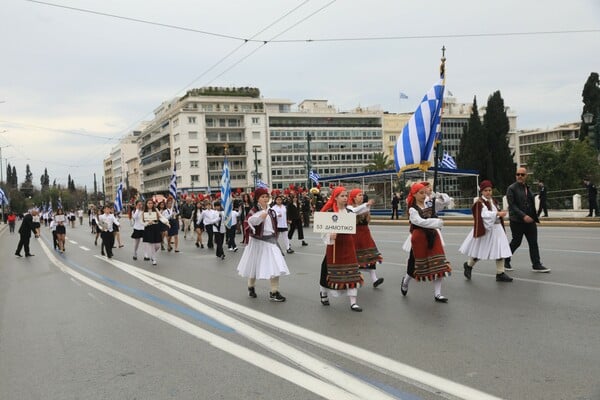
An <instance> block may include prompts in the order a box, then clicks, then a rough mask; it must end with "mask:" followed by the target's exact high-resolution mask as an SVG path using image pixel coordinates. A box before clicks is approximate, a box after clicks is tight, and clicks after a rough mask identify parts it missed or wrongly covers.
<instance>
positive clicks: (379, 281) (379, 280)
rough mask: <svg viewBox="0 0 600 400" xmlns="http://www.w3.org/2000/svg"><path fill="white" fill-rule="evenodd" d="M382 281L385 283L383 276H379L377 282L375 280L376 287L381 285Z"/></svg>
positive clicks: (374, 285)
mask: <svg viewBox="0 0 600 400" xmlns="http://www.w3.org/2000/svg"><path fill="white" fill-rule="evenodd" d="M382 283H383V278H379V279H377V280H376V281H375V282H373V287H374V288H376V287H378V286H379V285H381V284H382Z"/></svg>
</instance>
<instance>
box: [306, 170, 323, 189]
mask: <svg viewBox="0 0 600 400" xmlns="http://www.w3.org/2000/svg"><path fill="white" fill-rule="evenodd" d="M308 177H309V178H310V180H311V181H313V182H314V183H315V185H318V184H319V179H321V176H320V175H319V174H318V173H316V172H315V171H313V170H311V171H310V173H309V174H308Z"/></svg>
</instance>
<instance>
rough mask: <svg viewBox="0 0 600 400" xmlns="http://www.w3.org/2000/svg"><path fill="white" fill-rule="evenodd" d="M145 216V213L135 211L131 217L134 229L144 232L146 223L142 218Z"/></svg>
mask: <svg viewBox="0 0 600 400" xmlns="http://www.w3.org/2000/svg"><path fill="white" fill-rule="evenodd" d="M143 215H144V212H143V211H142V210H135V211H134V212H133V215H132V216H131V219H133V229H135V230H138V231H143V230H144V227H145V225H144V221H142V217H143Z"/></svg>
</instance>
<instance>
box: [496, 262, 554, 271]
mask: <svg viewBox="0 0 600 400" xmlns="http://www.w3.org/2000/svg"><path fill="white" fill-rule="evenodd" d="M531 268H532V269H533V272H550V268H546V267H544V266H543V265H542V264H540V265H534V266H533V267H531ZM504 269H506V268H504Z"/></svg>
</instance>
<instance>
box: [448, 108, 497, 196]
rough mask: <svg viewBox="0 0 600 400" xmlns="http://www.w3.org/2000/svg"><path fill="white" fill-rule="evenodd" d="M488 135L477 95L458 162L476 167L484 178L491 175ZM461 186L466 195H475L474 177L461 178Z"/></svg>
mask: <svg viewBox="0 0 600 400" xmlns="http://www.w3.org/2000/svg"><path fill="white" fill-rule="evenodd" d="M488 141H489V140H488V135H487V131H486V130H485V129H484V128H483V125H482V123H481V118H480V117H479V110H478V106H477V97H473V107H472V112H471V116H470V117H469V125H468V126H467V127H465V128H464V130H463V134H462V136H461V138H460V145H459V148H458V155H457V156H456V163H457V165H459V166H460V168H463V169H474V170H477V171H479V174H480V176H481V177H482V179H485V177H487V176H489V174H488V169H489V165H488V160H489V157H487V156H486V155H487V154H488V149H489V145H488ZM459 182H460V187H461V190H462V191H463V193H464V195H465V196H469V197H472V196H475V195H476V194H477V193H476V189H475V188H474V187H473V181H472V179H460V180H459Z"/></svg>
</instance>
